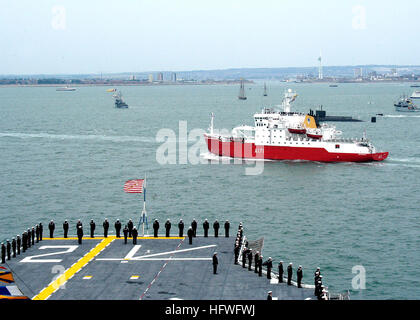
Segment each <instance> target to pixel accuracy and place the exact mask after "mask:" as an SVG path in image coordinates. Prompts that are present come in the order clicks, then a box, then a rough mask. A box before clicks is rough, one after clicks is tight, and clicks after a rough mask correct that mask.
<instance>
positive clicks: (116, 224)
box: [114, 219, 121, 238]
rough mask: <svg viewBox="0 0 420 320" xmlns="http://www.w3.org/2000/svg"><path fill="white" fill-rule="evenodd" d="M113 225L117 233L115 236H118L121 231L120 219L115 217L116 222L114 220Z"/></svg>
mask: <svg viewBox="0 0 420 320" xmlns="http://www.w3.org/2000/svg"><path fill="white" fill-rule="evenodd" d="M114 226H115V234H116V235H117V238H119V237H120V232H121V222H120V219H117V222H115V224H114Z"/></svg>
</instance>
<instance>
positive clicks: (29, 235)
mask: <svg viewBox="0 0 420 320" xmlns="http://www.w3.org/2000/svg"><path fill="white" fill-rule="evenodd" d="M27 233H28V239H27V241H28V248H30V247H31V241H32V233H31V229H28V231H27Z"/></svg>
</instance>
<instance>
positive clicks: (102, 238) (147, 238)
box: [42, 236, 185, 240]
mask: <svg viewBox="0 0 420 320" xmlns="http://www.w3.org/2000/svg"><path fill="white" fill-rule="evenodd" d="M184 238H185V237H156V238H155V237H152V236H150V237H137V240H151V239H155V240H163V239H166V240H181V239H184ZM78 239H79V238H77V237H68V238H42V240H78ZM82 239H83V240H104V239H113V240H114V239H115V240H124V237H120V238H117V237H116V236H108V238H105V237H95V238H91V237H83V238H82ZM127 239H133V238H132V237H127Z"/></svg>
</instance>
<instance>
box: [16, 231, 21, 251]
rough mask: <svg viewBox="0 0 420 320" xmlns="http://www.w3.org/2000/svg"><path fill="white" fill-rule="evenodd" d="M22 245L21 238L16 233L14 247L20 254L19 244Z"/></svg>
mask: <svg viewBox="0 0 420 320" xmlns="http://www.w3.org/2000/svg"><path fill="white" fill-rule="evenodd" d="M21 245H22V240H21V239H20V236H19V235H17V236H16V249H17V254H18V255H20V246H21Z"/></svg>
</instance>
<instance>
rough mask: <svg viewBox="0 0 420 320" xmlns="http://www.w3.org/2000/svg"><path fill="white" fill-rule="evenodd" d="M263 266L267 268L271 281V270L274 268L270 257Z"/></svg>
mask: <svg viewBox="0 0 420 320" xmlns="http://www.w3.org/2000/svg"><path fill="white" fill-rule="evenodd" d="M263 266H266V267H267V279H271V269H272V268H273V259H271V257H268V260H267V261H266V262H264V263H263Z"/></svg>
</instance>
